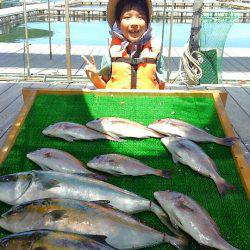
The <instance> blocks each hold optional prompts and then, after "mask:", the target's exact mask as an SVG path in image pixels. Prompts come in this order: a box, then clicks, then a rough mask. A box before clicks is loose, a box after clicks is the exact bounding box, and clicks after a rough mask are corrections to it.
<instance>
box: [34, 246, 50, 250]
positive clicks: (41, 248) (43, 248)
mask: <svg viewBox="0 0 250 250" xmlns="http://www.w3.org/2000/svg"><path fill="white" fill-rule="evenodd" d="M32 249H33V250H48V248H47V247H46V246H44V247H41V246H40V247H35V248H32Z"/></svg>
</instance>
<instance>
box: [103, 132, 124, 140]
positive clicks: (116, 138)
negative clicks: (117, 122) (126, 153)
mask: <svg viewBox="0 0 250 250" xmlns="http://www.w3.org/2000/svg"><path fill="white" fill-rule="evenodd" d="M106 139H107V140H110V141H116V142H125V141H126V140H124V139H122V138H120V137H119V136H118V135H115V134H112V133H109V134H108V135H107V136H106Z"/></svg>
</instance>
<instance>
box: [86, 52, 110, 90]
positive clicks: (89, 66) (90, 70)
mask: <svg viewBox="0 0 250 250" xmlns="http://www.w3.org/2000/svg"><path fill="white" fill-rule="evenodd" d="M82 59H83V60H84V62H85V63H86V66H85V67H84V71H85V72H86V75H87V77H88V78H89V79H90V81H91V82H93V83H94V85H95V86H96V87H97V88H105V86H106V84H105V82H104V81H103V80H102V79H101V77H100V76H99V75H98V71H97V69H96V65H95V59H94V56H92V55H91V56H90V61H89V60H88V59H87V57H86V56H84V55H82Z"/></svg>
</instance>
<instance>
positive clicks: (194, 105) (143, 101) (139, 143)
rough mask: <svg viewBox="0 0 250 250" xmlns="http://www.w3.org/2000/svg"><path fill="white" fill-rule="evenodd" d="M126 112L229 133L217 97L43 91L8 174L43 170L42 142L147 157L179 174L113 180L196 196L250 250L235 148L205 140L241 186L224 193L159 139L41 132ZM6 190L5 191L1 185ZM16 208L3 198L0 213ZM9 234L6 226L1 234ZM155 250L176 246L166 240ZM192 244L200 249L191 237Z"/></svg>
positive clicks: (249, 213)
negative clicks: (36, 158) (35, 156)
mask: <svg viewBox="0 0 250 250" xmlns="http://www.w3.org/2000/svg"><path fill="white" fill-rule="evenodd" d="M109 116H115V117H121V118H127V119H130V120H133V121H137V122H140V123H142V124H144V125H148V124H150V123H152V122H153V121H155V120H157V119H162V118H166V117H172V118H177V119H182V120H184V121H186V122H189V123H192V124H194V125H196V126H198V127H200V128H206V129H209V131H210V133H212V134H214V135H215V136H220V137H223V136H224V133H223V130H222V128H221V125H220V121H219V118H218V116H217V113H216V110H215V107H214V102H213V99H211V98H205V97H200V98H197V97H195V98H194V97H182V98H181V97H166V96H165V97H164V96H157V97H156V96H143V95H137V96H134V95H133V96H123V95H116V94H112V95H107V96H103V95H102V96H98V95H95V94H85V95H84V96H81V95H72V96H62V95H61V96H60V95H56V96H55V95H41V96H38V97H37V99H36V101H35V103H34V104H33V106H32V108H31V110H30V112H29V114H28V116H27V118H26V121H25V123H24V124H23V126H22V128H21V131H20V134H19V135H18V137H17V140H16V142H15V145H14V147H13V148H12V150H11V152H10V154H9V156H8V158H7V159H6V161H5V162H4V164H3V166H2V167H3V173H4V174H7V173H14V172H20V171H25V170H32V169H39V167H38V166H36V164H35V163H33V162H31V161H30V160H28V159H27V158H26V154H27V153H28V152H31V151H34V150H36V149H38V148H42V147H51V148H56V149H60V150H64V151H67V152H69V153H70V154H72V155H73V156H75V157H76V158H78V159H79V160H81V161H82V162H83V163H85V164H86V163H87V162H88V161H89V160H91V159H92V158H93V157H94V156H97V155H101V154H108V153H114V152H115V153H119V154H124V155H127V156H130V157H134V158H136V159H138V160H141V161H142V162H144V163H145V164H147V165H149V166H151V167H154V168H157V169H164V168H167V169H170V170H171V171H172V175H173V177H172V178H171V179H163V178H160V177H157V176H145V177H112V176H110V179H109V180H108V182H110V183H112V184H114V185H117V186H119V187H121V188H124V189H127V190H129V191H132V192H134V193H136V194H139V195H141V196H143V197H145V198H148V199H151V200H154V198H153V193H154V192H155V191H158V190H167V189H171V190H175V191H178V192H182V193H184V194H187V195H189V196H190V197H192V198H194V199H195V200H196V201H197V202H199V203H200V204H201V205H202V206H203V207H204V208H205V209H206V210H207V211H208V212H209V213H210V215H211V217H212V218H213V219H214V220H215V221H216V223H217V224H218V225H219V228H220V229H221V233H222V235H223V236H224V238H225V239H226V240H227V241H228V242H230V243H231V244H232V245H234V246H235V247H238V248H239V249H247V250H249V249H250V206H249V202H248V200H247V198H246V195H245V193H244V190H243V187H242V184H241V182H240V178H239V175H238V172H237V169H236V165H235V163H234V160H233V158H232V155H231V152H230V148H229V147H225V146H221V145H217V144H215V143H206V144H202V145H201V146H202V148H203V149H204V150H205V152H206V153H207V154H208V155H209V156H210V157H211V158H212V159H213V160H214V161H215V163H216V165H217V166H218V169H219V173H220V174H221V176H222V177H224V178H225V179H226V180H227V181H228V182H229V183H231V184H234V185H235V186H236V187H237V191H231V192H230V193H229V194H227V195H226V196H225V197H223V198H222V197H221V196H220V195H219V193H218V191H217V188H216V185H215V183H214V182H213V181H212V180H211V179H209V178H206V177H203V176H201V175H199V174H197V173H196V172H194V171H193V170H191V169H190V168H189V167H188V166H184V165H182V164H180V165H175V164H174V163H173V161H172V157H171V154H170V153H169V152H168V151H167V150H165V148H164V147H163V145H162V143H161V141H160V140H159V139H144V140H136V139H127V140H126V141H125V142H111V141H107V140H97V141H93V142H89V141H76V142H73V143H70V142H67V141H64V140H62V139H59V138H52V137H46V136H44V135H43V134H42V133H41V131H42V130H43V129H44V128H45V127H47V126H49V125H50V124H53V123H56V122H61V121H68V122H75V123H81V124H86V123H87V122H88V121H91V120H93V119H96V118H100V117H109ZM1 192H4V190H1ZM8 207H10V206H7V205H5V204H3V203H1V206H0V208H1V210H0V212H4V211H6V209H7V208H8ZM136 217H138V218H140V219H141V220H143V221H146V222H147V223H148V224H150V225H153V227H154V228H156V229H158V230H160V231H162V232H164V231H165V232H167V229H166V227H165V226H164V225H162V224H161V223H160V222H159V220H158V218H157V217H156V216H155V215H154V214H152V213H150V212H143V213H140V214H137V215H136ZM4 235H6V232H4V231H2V232H1V234H0V236H4ZM152 249H174V248H173V247H172V246H171V245H169V244H162V245H160V246H156V247H154V248H152ZM189 249H199V247H198V246H197V244H196V243H194V242H193V241H191V245H190V247H189Z"/></svg>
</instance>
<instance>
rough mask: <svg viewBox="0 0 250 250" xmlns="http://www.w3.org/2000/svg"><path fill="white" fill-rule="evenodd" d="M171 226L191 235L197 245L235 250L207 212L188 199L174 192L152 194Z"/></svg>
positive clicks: (221, 249) (222, 249)
mask: <svg viewBox="0 0 250 250" xmlns="http://www.w3.org/2000/svg"><path fill="white" fill-rule="evenodd" d="M154 197H155V199H156V200H157V201H158V202H159V203H160V205H161V206H162V208H163V209H164V210H165V211H166V212H167V214H168V215H169V217H170V220H171V221H172V224H173V225H175V226H176V227H178V228H181V229H182V230H183V231H185V232H186V233H188V234H189V235H191V236H192V237H193V238H194V239H195V240H196V241H197V242H198V243H199V244H201V245H205V246H208V247H212V248H216V249H220V250H237V248H235V247H233V246H231V245H230V244H229V243H228V242H226V241H225V240H224V239H223V238H222V236H221V234H220V232H219V228H218V226H217V225H216V223H215V222H214V220H213V219H212V218H211V217H210V215H209V214H208V212H207V211H206V210H205V209H204V208H202V207H201V206H200V205H199V204H198V203H197V202H196V201H194V200H193V199H191V198H190V197H188V196H186V195H184V194H181V193H178V192H175V191H170V190H167V191H159V192H155V193H154Z"/></svg>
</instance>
